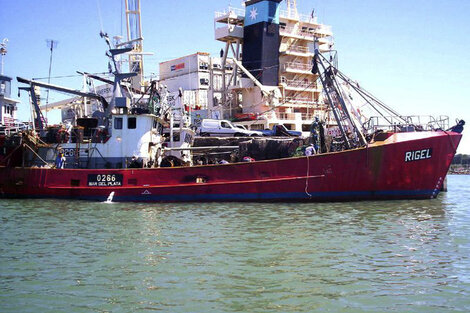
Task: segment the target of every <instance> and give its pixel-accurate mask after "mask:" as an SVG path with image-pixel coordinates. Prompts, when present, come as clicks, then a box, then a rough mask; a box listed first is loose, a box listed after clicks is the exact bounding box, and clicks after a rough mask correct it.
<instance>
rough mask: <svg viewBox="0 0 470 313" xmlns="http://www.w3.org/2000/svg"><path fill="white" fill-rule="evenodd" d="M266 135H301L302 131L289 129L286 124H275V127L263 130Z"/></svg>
mask: <svg viewBox="0 0 470 313" xmlns="http://www.w3.org/2000/svg"><path fill="white" fill-rule="evenodd" d="M261 132H262V133H263V135H264V136H286V137H299V136H302V132H299V131H295V130H288V129H287V128H286V126H284V125H282V124H281V125H274V126H273V129H265V130H262V131H261Z"/></svg>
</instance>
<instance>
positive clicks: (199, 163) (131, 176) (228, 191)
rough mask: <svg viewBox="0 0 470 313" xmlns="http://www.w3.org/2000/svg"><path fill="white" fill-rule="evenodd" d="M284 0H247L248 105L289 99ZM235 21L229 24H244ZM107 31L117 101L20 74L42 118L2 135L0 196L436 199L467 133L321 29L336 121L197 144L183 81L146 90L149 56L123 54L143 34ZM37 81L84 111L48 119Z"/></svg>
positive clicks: (317, 48) (271, 106)
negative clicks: (370, 74) (368, 83)
mask: <svg viewBox="0 0 470 313" xmlns="http://www.w3.org/2000/svg"><path fill="white" fill-rule="evenodd" d="M280 2H281V1H280V0H251V1H247V2H246V3H245V10H246V11H245V16H249V17H250V19H251V20H250V22H249V23H246V22H245V23H244V24H243V27H242V30H243V42H240V41H239V38H238V37H237V38H238V39H236V40H238V41H239V42H238V43H239V44H242V45H243V46H242V47H241V48H240V49H242V51H243V54H242V55H240V54H238V53H237V56H236V57H235V58H233V64H234V68H236V70H237V71H238V72H237V75H238V74H240V75H241V76H242V77H241V80H240V81H239V82H238V83H237V84H238V85H237V86H238V87H237V88H240V89H241V90H242V93H243V94H242V96H243V103H245V105H244V106H246V107H258V108H264V107H267V108H268V110H272V111H275V109H277V108H279V107H282V106H283V104H285V103H284V102H282V101H283V100H282V99H283V96H282V94H280V93H279V90H280V85H282V82H280V81H279V63H278V61H276V60H279V58H278V57H277V58H273V57H272V55H271V53H275V54H276V56H278V53H279V45H280V42H281V41H279V32H280V29H281V27H282V25H280V24H279V4H280ZM235 26H237V28H233V29H232V30H235V29H237V30H240V29H239V28H238V27H240V25H238V24H237V25H235ZM307 32H308V30H307ZM299 34H300V33H299ZM309 36H310V35H309ZM102 37H103V38H104V39H105V40H106V42H107V44H108V48H109V51H108V55H109V57H110V61H111V62H110V63H111V64H112V69H113V74H114V80H113V81H106V80H104V79H103V78H100V77H94V75H89V74H86V75H87V77H88V78H92V79H98V80H101V81H103V82H105V83H106V84H108V85H109V86H110V88H111V89H112V97H111V98H110V100H108V99H107V98H106V97H104V96H102V95H100V94H98V93H96V92H92V91H76V90H72V89H68V88H64V87H60V86H56V85H51V84H46V83H42V82H38V81H34V80H28V79H24V78H18V81H19V82H20V83H24V84H26V87H22V89H23V90H26V91H27V92H29V93H30V95H31V103H32V106H33V115H34V121H33V124H34V127H33V129H32V130H30V131H27V132H22V133H21V134H17V135H16V136H13V137H11V138H10V139H9V140H8V142H6V143H5V144H4V147H3V150H2V151H3V152H2V153H3V159H2V165H1V166H0V195H1V196H3V197H20V198H21V197H26V198H42V197H51V198H62V199H82V200H97V201H105V200H107V199H108V200H109V198H113V199H112V200H113V201H139V202H146V201H148V202H158V201H169V202H177V201H351V200H376V199H377V200H379V199H428V198H434V197H436V196H437V195H438V193H439V191H440V189H441V187H442V184H443V182H444V180H445V177H446V174H447V171H448V169H449V166H450V164H451V162H452V159H453V157H454V155H455V153H456V150H457V147H458V144H459V142H460V139H461V136H462V134H461V133H462V130H463V125H464V122H463V121H459V122H458V123H457V125H455V126H453V127H448V119H446V118H437V119H435V118H429V119H428V120H426V121H424V120H417V119H416V117H406V116H402V115H400V114H398V113H397V112H395V111H394V110H393V109H391V108H390V107H388V106H386V105H385V104H384V103H382V102H381V101H379V100H378V99H376V98H375V97H374V96H373V95H371V94H370V93H369V92H367V91H366V90H365V89H363V88H362V87H360V86H359V84H358V83H357V82H355V81H354V80H352V79H350V78H349V77H347V76H346V75H345V74H344V73H342V72H341V71H340V70H339V69H338V68H337V65H336V64H337V62H336V60H337V54H336V52H335V51H333V50H327V51H325V50H324V48H322V45H324V43H323V42H322V38H314V40H313V54H312V55H310V57H311V60H310V68H309V71H310V73H311V75H310V74H309V79H310V80H311V82H310V84H313V83H315V86H317V84H318V86H321V88H322V89H321V90H322V94H323V96H324V99H325V100H324V103H325V104H326V105H327V107H326V108H324V110H323V111H324V112H323V113H324V114H326V115H328V119H326V118H325V119H322V118H321V116H317V117H316V118H314V119H313V120H312V122H311V123H310V125H309V126H310V127H309V128H310V129H309V131H308V136H307V138H290V137H289V138H251V137H241V138H233V140H228V141H227V140H225V141H224V140H220V141H216V143H215V144H210V145H209V144H207V143H205V144H203V145H201V144H197V143H196V142H197V141H198V140H200V139H198V138H197V129H196V128H195V127H194V125H193V124H192V123H191V118H190V112H189V111H190V108H187V106H185V103H184V101H183V94H184V92H183V90H179V91H178V93H177V94H176V96H172V95H170V94H169V91H168V90H167V88H166V86H162V85H160V86H159V85H158V82H156V81H153V82H149V83H148V84H144V88H139V85H136V84H135V80H133V78H135V77H138V79H139V80H140V79H141V78H142V77H143V76H142V74H141V72H139V71H140V70H141V69H142V66H141V65H142V64H143V63H142V60H141V59H137V61H136V60H135V59H133V62H132V63H133V64H137V66H134V68H135V69H136V71H132V70H131V71H130V72H129V73H122V72H121V68H120V64H119V62H118V59H119V56H120V55H123V54H126V53H127V54H129V53H132V52H133V51H134V52H135V50H136V48H137V49H140V48H141V45H140V40H141V39H138V38H128V39H130V40H128V41H127V42H126V43H115V44H114V45H113V44H111V42H110V40H109V38H108V36H107V35H106V34H102ZM309 38H310V37H309ZM136 43H139V44H136ZM229 46H230V45H229V44H227V49H228V48H229ZM237 50H239V49H238V48H237ZM140 51H141V50H140ZM273 51H274V52H273ZM302 51H303V50H302ZM294 52H295V51H294ZM135 55H139V53H138V52H137V53H134V54H131V56H135ZM224 55H226V53H225V54H224ZM302 57H305V56H304V55H302ZM287 63H289V62H287ZM290 63H292V62H290ZM224 65H225V61H224ZM181 68H184V66H182V67H180V69H181ZM224 68H225V66H224ZM234 77H235V76H234ZM314 77H316V78H317V79H316V80H315V82H313V78H314ZM224 81H225V79H224ZM37 87H44V88H48V89H53V90H58V91H61V92H67V93H70V94H73V95H76V96H78V97H80V98H81V99H83V104H84V105H83V107H84V108H85V109H84V110H83V112H81V113H80V114H78V113H74V114H76V115H75V116H74V118H73V119H72V122H71V123H70V124H69V125H59V126H53V127H51V126H49V127H47V126H46V125H45V123H44V119H43V117H42V113H41V108H40V104H39V103H38V101H37V99H38V97H37V96H36V90H37ZM281 87H282V86H281ZM284 87H285V86H284ZM281 89H282V88H281ZM294 91H295V90H294ZM305 92H308V93H311V94H312V95H315V96H318V92H315V93H314V92H313V91H311V90H306V91H305ZM85 99H88V100H85ZM90 99H93V101H95V102H96V103H98V104H99V105H98V106H97V107H96V108H95V110H94V111H93V112H87V111H88V109H87V108H88V106H87V104H88V102H87V101H91V100H90ZM249 101H251V105H250V103H249ZM280 101H281V102H280ZM315 101H317V100H315ZM357 101H359V103H360V104H361V105H360V106H356V105H355V103H357ZM246 103H248V104H246ZM242 113H244V114H252V113H253V112H248V111H243V112H242ZM372 113H376V116H373V115H372ZM253 114H254V113H253ZM254 116H259V115H258V114H254ZM446 123H447V125H446ZM6 151H8V153H7V152H6ZM201 157H205V158H206V159H205V161H203V160H202V158H201ZM222 161H223V162H222Z"/></svg>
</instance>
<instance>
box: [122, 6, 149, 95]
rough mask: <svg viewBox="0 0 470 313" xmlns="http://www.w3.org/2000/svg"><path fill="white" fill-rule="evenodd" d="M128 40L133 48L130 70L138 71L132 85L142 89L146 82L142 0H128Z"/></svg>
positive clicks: (130, 57) (130, 56)
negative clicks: (141, 16)
mask: <svg viewBox="0 0 470 313" xmlns="http://www.w3.org/2000/svg"><path fill="white" fill-rule="evenodd" d="M125 2H126V25H127V42H126V43H124V44H130V45H131V46H132V48H133V50H132V52H131V53H129V72H134V73H137V76H135V77H134V78H132V87H133V88H134V89H138V90H140V89H141V87H142V86H143V84H144V58H143V38H142V23H141V21H140V0H126V1H125Z"/></svg>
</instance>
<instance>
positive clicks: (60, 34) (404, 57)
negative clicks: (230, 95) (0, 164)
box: [0, 0, 470, 154]
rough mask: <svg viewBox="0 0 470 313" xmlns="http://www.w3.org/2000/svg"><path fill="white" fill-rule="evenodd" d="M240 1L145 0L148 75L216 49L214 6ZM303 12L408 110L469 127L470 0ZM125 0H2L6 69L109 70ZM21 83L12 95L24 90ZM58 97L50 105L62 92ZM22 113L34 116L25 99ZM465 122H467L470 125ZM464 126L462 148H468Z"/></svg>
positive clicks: (372, 87)
mask: <svg viewBox="0 0 470 313" xmlns="http://www.w3.org/2000/svg"><path fill="white" fill-rule="evenodd" d="M241 2H242V1H241V0H237V1H230V0H197V1H189V0H141V10H142V16H141V19H142V34H143V37H144V50H145V51H146V52H152V53H154V55H152V56H148V57H146V58H145V61H144V62H145V63H144V64H145V65H144V66H145V73H146V75H157V74H158V63H159V62H162V61H166V60H169V59H173V58H178V57H181V56H184V55H187V54H192V53H195V52H209V53H211V54H213V55H218V54H219V51H220V49H221V48H222V47H223V43H220V42H217V41H215V40H214V11H217V10H223V9H224V8H227V7H228V6H229V5H232V6H234V7H238V8H241V7H242V6H241ZM297 7H298V10H299V13H305V14H310V13H311V12H312V10H313V9H314V10H315V13H316V15H317V16H318V19H319V21H320V22H321V23H324V24H327V25H331V26H332V27H333V34H334V41H335V48H336V49H337V50H338V53H339V68H340V70H341V71H342V72H343V73H346V74H347V75H348V76H349V77H351V78H352V79H354V80H357V81H359V82H360V83H361V87H364V88H366V89H367V90H368V91H369V92H371V93H372V94H374V95H375V96H377V97H378V98H379V99H381V100H382V101H383V102H385V103H386V104H388V105H389V106H391V107H393V108H394V109H395V110H396V111H398V112H399V113H400V114H403V115H433V116H439V115H446V116H448V117H449V118H450V124H451V125H454V124H455V120H456V119H457V118H458V119H464V120H466V121H467V122H469V124H468V125H467V126H468V127H470V105H469V103H468V102H469V99H468V96H467V94H468V93H469V92H470V59H469V57H468V52H469V51H470V40H469V39H468V36H469V35H470V19H469V18H468V13H469V12H470V1H469V0H446V1H437V0H381V1H377V0H314V1H312V0H297ZM122 9H123V0H80V1H74V0H41V1H39V0H36V1H34V0H0V40H2V39H3V38H8V39H9V42H8V54H7V55H6V56H5V58H4V63H5V66H4V73H5V74H6V75H8V76H11V77H16V76H20V77H24V78H46V79H45V81H47V76H48V70H49V57H50V50H49V49H48V46H47V43H46V40H47V39H54V40H57V41H58V45H57V48H56V49H55V50H54V52H53V61H52V73H51V77H52V78H51V83H54V84H58V85H62V86H67V87H70V88H73V89H80V88H81V84H82V80H81V77H80V76H79V75H78V74H77V73H76V71H87V72H90V73H101V72H107V62H108V59H107V57H106V56H105V51H106V45H105V43H104V41H103V40H102V39H101V38H100V36H99V32H100V31H101V30H103V31H104V32H107V33H108V34H109V35H110V36H114V35H121V34H124V35H125V29H126V28H125V19H123V18H122V14H121V12H122ZM16 87H17V84H16V82H15V83H14V84H13V89H12V91H13V92H12V93H13V96H14V97H16V90H17V88H16ZM63 98H64V96H63V95H61V94H58V93H52V92H51V94H50V100H49V102H54V101H57V100H61V99H63ZM20 100H21V101H22V104H20V109H19V115H20V118H23V119H27V118H28V112H29V107H28V105H27V104H28V99H27V98H26V95H24V96H21V98H20ZM468 127H467V128H468ZM468 132H470V131H469V130H467V131H464V137H463V140H462V142H461V144H460V146H459V149H458V152H459V153H467V154H470V134H469V135H466V133H468Z"/></svg>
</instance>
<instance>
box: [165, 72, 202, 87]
mask: <svg viewBox="0 0 470 313" xmlns="http://www.w3.org/2000/svg"><path fill="white" fill-rule="evenodd" d="M209 78H210V74H209V73H206V72H194V73H189V74H186V75H181V76H177V77H172V78H167V79H163V80H160V81H159V83H160V85H164V86H167V88H168V90H170V91H177V90H178V89H179V88H182V89H183V90H196V89H205V90H207V89H209V85H210V80H209Z"/></svg>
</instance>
